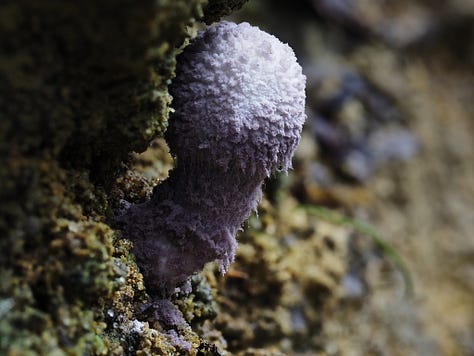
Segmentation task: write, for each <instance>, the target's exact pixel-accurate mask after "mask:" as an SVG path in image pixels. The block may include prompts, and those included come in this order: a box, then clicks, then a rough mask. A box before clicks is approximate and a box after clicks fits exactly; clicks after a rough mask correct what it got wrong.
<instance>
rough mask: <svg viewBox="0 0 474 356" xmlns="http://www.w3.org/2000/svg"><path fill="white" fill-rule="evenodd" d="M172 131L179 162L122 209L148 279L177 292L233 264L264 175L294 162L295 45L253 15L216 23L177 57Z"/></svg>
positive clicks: (299, 84)
mask: <svg viewBox="0 0 474 356" xmlns="http://www.w3.org/2000/svg"><path fill="white" fill-rule="evenodd" d="M176 73H177V75H176V78H175V79H174V80H173V83H172V85H171V87H170V92H171V94H172V96H173V107H174V109H175V111H174V113H172V115H171V117H170V120H169V128H168V131H167V133H166V139H167V141H168V143H169V147H170V151H171V153H172V155H173V156H174V157H176V159H177V164H176V167H175V168H174V169H173V170H172V171H171V172H170V176H169V178H168V179H166V180H165V181H164V182H163V183H162V184H160V185H158V186H157V187H156V188H155V191H154V193H153V197H152V199H151V200H150V201H148V202H146V203H143V204H138V205H132V206H131V207H130V208H128V210H127V211H126V212H125V213H124V214H123V215H122V216H121V217H120V221H121V222H122V223H123V232H124V235H125V236H126V237H128V238H130V239H131V240H133V243H134V253H135V256H136V259H137V263H138V265H139V267H140V270H141V272H142V273H143V275H144V278H145V282H146V284H147V287H148V289H149V290H150V291H152V292H157V293H161V294H163V293H169V292H172V291H173V290H174V288H175V287H176V286H179V285H180V284H182V283H183V282H185V281H186V279H187V278H188V277H189V276H190V275H191V274H193V273H194V272H196V271H199V270H200V269H202V267H203V266H204V265H205V264H206V263H207V262H210V261H214V260H218V261H219V265H220V268H221V271H222V272H224V271H225V270H226V269H227V268H228V267H229V264H230V263H231V262H232V260H233V258H234V252H235V248H236V245H237V242H236V239H235V235H236V233H237V231H238V229H239V228H240V227H241V225H242V223H243V221H244V220H245V219H246V218H247V217H248V216H249V215H250V213H251V211H252V210H254V209H256V207H257V203H258V201H259V199H260V197H261V194H262V193H261V192H262V183H263V180H264V179H265V178H266V177H267V176H269V175H270V174H271V173H272V172H275V171H277V170H283V171H287V169H288V168H289V167H290V166H291V157H292V154H293V151H294V149H295V148H296V145H297V144H298V142H299V138H300V133H301V129H302V126H303V123H304V120H305V113H304V105H305V80H306V79H305V76H304V75H303V74H302V71H301V67H300V65H299V64H298V63H297V61H296V58H295V55H294V53H293V51H292V49H291V48H290V47H289V46H288V45H286V44H283V43H282V42H280V41H279V40H278V39H277V38H276V37H274V36H272V35H270V34H267V33H265V32H263V31H261V30H259V29H258V28H257V27H253V26H250V25H249V24H248V23H242V24H239V25H237V24H234V23H229V22H222V23H220V24H218V25H216V26H212V27H209V28H207V29H206V30H205V31H202V32H201V33H199V34H198V36H197V37H196V38H195V39H194V40H193V41H192V42H191V44H190V45H189V46H187V47H186V48H185V49H184V51H183V53H182V54H181V55H180V56H179V57H178V64H177V68H176Z"/></svg>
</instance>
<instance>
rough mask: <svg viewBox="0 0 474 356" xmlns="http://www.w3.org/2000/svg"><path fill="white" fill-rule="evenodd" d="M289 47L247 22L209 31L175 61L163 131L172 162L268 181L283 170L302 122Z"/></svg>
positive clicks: (301, 96)
mask: <svg viewBox="0 0 474 356" xmlns="http://www.w3.org/2000/svg"><path fill="white" fill-rule="evenodd" d="M305 84H306V77H305V76H304V75H303V74H302V69H301V66H300V65H299V64H298V63H297V61H296V57H295V54H294V52H293V50H292V49H291V48H290V47H289V46H288V45H287V44H284V43H282V42H281V41H280V40H278V39H277V38H276V37H275V36H272V35H270V34H268V33H266V32H263V31H261V30H260V29H258V28H257V27H254V26H251V25H249V24H248V23H241V24H238V25H237V24H234V23H231V22H221V23H219V24H217V25H215V26H211V27H208V28H207V29H206V30H204V31H202V32H200V33H199V34H198V36H197V37H196V38H195V39H194V40H193V41H192V42H191V44H190V45H189V46H187V47H186V48H185V49H184V51H183V53H181V54H180V55H179V57H178V64H177V68H176V78H175V79H174V80H173V82H172V85H171V87H170V92H171V95H172V96H173V107H174V109H175V111H174V113H172V114H171V116H170V120H169V128H168V131H167V134H166V137H167V141H168V143H169V145H170V149H171V153H172V154H173V155H175V156H177V157H178V158H179V162H178V164H181V162H183V163H184V162H187V163H186V164H189V165H195V166H198V167H199V166H201V165H202V164H203V162H206V164H209V162H211V164H212V165H216V166H217V167H219V168H220V169H223V170H240V171H244V172H246V173H247V174H252V175H257V176H259V177H261V176H268V175H269V174H271V173H272V172H273V171H275V170H285V171H286V170H287V169H288V168H289V167H290V166H291V157H292V155H293V151H294V149H295V148H296V145H297V144H298V142H299V139H300V134H301V129H302V126H303V123H304V121H305V118H306V115H305V112H304V107H305Z"/></svg>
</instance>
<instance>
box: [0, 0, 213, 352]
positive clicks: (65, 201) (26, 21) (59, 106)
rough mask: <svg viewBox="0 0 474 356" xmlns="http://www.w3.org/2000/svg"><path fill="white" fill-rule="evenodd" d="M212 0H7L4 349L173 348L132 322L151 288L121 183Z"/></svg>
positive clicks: (0, 242)
mask: <svg viewBox="0 0 474 356" xmlns="http://www.w3.org/2000/svg"><path fill="white" fill-rule="evenodd" d="M204 3H205V1H204V0H192V1H177V0H165V1H159V2H157V1H153V0H145V1H142V2H140V3H137V2H135V1H130V0H119V1H108V0H106V1H100V2H97V1H80V2H77V1H61V2H58V1H53V0H45V1H40V2H38V1H34V0H25V1H21V2H17V1H13V0H6V1H1V2H0V118H1V119H0V249H1V251H2V253H1V254H0V319H1V321H0V353H1V354H12V355H13V354H22V355H29V354H48V355H53V354H54V355H62V354H102V355H103V354H120V355H123V354H124V353H125V354H126V353H127V352H132V351H131V350H133V352H135V351H136V352H137V353H139V352H138V351H139V349H140V348H141V349H142V350H144V351H143V352H144V353H145V354H146V353H147V352H148V354H149V352H155V353H160V352H161V353H167V352H168V353H170V352H173V351H170V350H174V348H172V345H171V344H170V343H169V340H168V339H166V337H165V336H164V335H163V334H162V333H160V331H159V330H156V329H152V330H151V331H150V329H149V328H147V327H143V328H139V327H138V326H137V325H138V324H137V323H135V322H134V321H136V315H135V305H136V304H139V303H142V302H143V301H144V300H146V293H145V291H144V288H143V284H142V283H141V282H140V281H141V276H140V274H139V272H138V270H137V268H136V265H135V263H134V262H133V258H132V256H131V253H130V251H129V250H130V249H129V248H122V247H121V246H122V245H123V244H122V243H121V242H120V241H117V240H116V236H115V232H114V231H113V230H112V229H111V228H110V226H108V225H107V213H108V209H109V206H108V202H109V201H114V200H116V199H117V197H116V196H115V195H120V194H119V193H117V192H116V190H112V192H110V190H109V188H110V187H111V185H112V184H114V182H115V178H116V176H117V175H118V173H119V172H120V170H121V169H122V161H126V160H127V157H128V155H129V152H130V151H133V150H135V151H142V150H144V149H145V148H146V147H147V145H148V144H149V142H150V140H151V139H152V138H153V137H155V136H157V135H160V134H161V133H162V132H163V130H164V128H165V126H166V121H167V114H168V110H169V108H168V104H169V102H170V95H169V94H168V89H167V86H168V84H169V82H170V80H171V78H172V77H173V75H174V68H175V55H176V53H177V47H179V46H181V45H182V44H183V43H184V42H185V40H186V38H188V37H189V34H188V31H187V30H186V25H190V24H192V23H193V21H194V19H197V18H201V17H202V16H203V11H202V5H203V4H204ZM121 187H127V189H130V190H133V189H134V187H132V186H131V184H130V182H123V185H122V186H121ZM104 188H105V189H104ZM124 189H125V188H124ZM143 190H145V188H143ZM142 194H145V193H142V192H141V191H140V188H139V187H137V188H136V189H135V191H134V192H133V193H131V194H129V195H131V196H138V197H140V196H142ZM119 305H120V306H121V307H120V308H119ZM106 306H107V312H109V311H110V310H112V311H110V313H106V312H105V309H104V308H105V307H106ZM114 310H115V311H117V310H120V312H121V313H120V315H121V316H120V318H118V317H117V313H116V312H115V311H114ZM109 314H112V315H115V316H114V317H111V316H110V315H109ZM112 319H113V320H112ZM126 326H130V327H126ZM127 330H128V331H129V332H127V333H126V332H125V331H127ZM140 330H141V331H140ZM140 332H141V333H140ZM137 333H138V335H139V336H137ZM186 335H187V336H185V338H186V340H185V342H189V341H190V340H194V343H196V342H197V343H198V342H199V341H198V337H197V335H196V334H195V333H193V332H191V331H189V332H188V333H187V334H186ZM196 340H197V341H196ZM183 344H184V343H183ZM150 350H151V351H150ZM157 350H159V351H157Z"/></svg>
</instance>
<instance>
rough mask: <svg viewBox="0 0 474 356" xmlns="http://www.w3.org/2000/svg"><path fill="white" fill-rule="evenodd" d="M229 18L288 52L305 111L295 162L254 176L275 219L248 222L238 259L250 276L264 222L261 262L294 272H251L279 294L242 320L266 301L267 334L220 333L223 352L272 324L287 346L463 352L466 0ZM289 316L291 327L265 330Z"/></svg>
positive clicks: (467, 281) (470, 290)
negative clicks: (274, 239) (281, 172)
mask: <svg viewBox="0 0 474 356" xmlns="http://www.w3.org/2000/svg"><path fill="white" fill-rule="evenodd" d="M231 20H233V21H237V22H240V21H248V22H250V23H251V24H254V25H257V26H259V27H260V28H261V29H263V30H265V31H267V32H269V33H271V34H274V35H275V36H276V37H278V38H280V39H281V40H282V41H283V42H287V43H289V44H290V46H291V47H292V48H293V49H294V50H295V53H296V55H297V57H298V59H299V62H300V64H301V65H302V66H303V72H304V73H305V74H306V76H307V114H308V118H307V121H306V124H305V128H304V133H303V138H302V141H301V144H300V146H299V148H298V152H297V153H296V157H295V160H294V171H293V172H291V173H290V175H289V176H288V177H279V178H275V179H274V180H272V181H271V182H268V183H267V185H266V192H267V195H266V196H267V199H269V200H271V199H276V200H278V199H280V200H278V201H279V208H278V209H281V210H283V211H280V212H279V213H278V214H274V215H275V216H278V218H277V219H278V220H279V221H277V222H271V221H270V222H268V223H266V222H265V212H264V217H263V222H260V223H255V224H254V225H252V223H251V224H250V226H249V228H248V229H247V232H246V233H244V236H243V237H241V241H242V240H243V241H242V244H241V245H240V248H239V251H240V252H239V257H238V262H242V263H243V266H240V265H239V264H237V265H236V266H235V269H239V268H242V269H243V270H245V271H247V273H248V274H249V275H252V274H254V273H255V266H254V268H253V269H252V268H249V267H248V264H251V263H253V264H255V263H257V264H259V263H258V262H255V257H254V255H259V254H260V253H261V252H260V251H259V249H258V248H257V251H255V247H253V248H252V247H248V246H247V245H246V241H247V240H246V238H247V237H248V236H253V237H251V238H249V240H252V244H255V236H254V235H255V231H254V230H256V231H260V232H262V231H264V232H265V231H266V233H268V234H273V232H271V231H270V232H269V230H271V229H274V230H275V231H278V232H277V233H276V235H277V236H280V239H279V245H278V246H279V247H275V246H273V247H272V248H273V251H275V249H277V250H278V249H283V250H284V251H283V252H281V251H280V252H281V256H278V257H275V256H274V255H272V252H268V251H271V248H268V251H267V252H265V253H264V254H267V255H266V256H265V257H262V259H263V260H265V261H268V260H272V259H273V260H272V261H274V260H278V261H286V262H275V263H282V264H287V265H290V266H286V271H287V272H288V273H289V274H290V276H291V277H285V276H280V279H278V278H277V277H275V278H273V279H272V277H265V278H263V280H265V279H266V280H269V281H268V282H269V283H270V285H271V286H270V288H274V290H275V288H276V290H277V291H278V293H280V294H281V295H280V297H281V298H280V299H278V302H276V301H271V302H268V301H267V302H266V303H264V305H265V307H262V310H261V312H256V311H255V310H251V311H248V315H245V316H243V317H242V319H245V320H249V319H252V317H253V318H254V320H255V322H256V323H257V324H258V325H260V324H262V323H263V322H262V321H261V320H262V319H264V318H265V315H266V314H265V310H266V309H265V308H266V307H268V309H269V310H266V312H267V314H268V315H269V316H267V319H269V320H268V321H267V324H268V325H266V326H265V325H261V326H260V327H261V329H263V330H264V331H262V335H264V336H263V337H262V336H261V337H258V336H254V337H253V338H252V337H250V336H249V337H248V338H249V339H245V336H242V335H245V331H244V330H245V328H244V327H243V329H242V330H240V334H239V333H235V335H240V336H238V337H237V336H233V335H234V334H232V330H227V331H226V329H225V328H224V335H227V341H228V342H230V345H231V347H232V345H233V344H232V342H233V340H234V339H235V340H234V342H235V345H234V346H235V347H236V350H238V349H239V346H238V345H242V343H243V344H245V343H246V342H249V343H250V344H252V343H253V345H254V346H255V347H261V346H262V345H265V347H268V345H269V344H272V342H270V341H269V340H272V335H271V332H270V331H272V332H274V333H276V334H277V336H275V335H274V338H273V345H278V346H277V347H276V349H278V350H279V351H280V352H282V353H283V354H291V353H294V352H297V351H298V350H299V353H301V354H314V352H316V351H318V350H319V352H321V354H329V355H474V164H473V162H474V100H473V99H474V2H473V1H469V0H452V1H450V0H446V1H432V0H430V1H427V0H426V1H423V0H418V1H414V0H411V1H386V0H376V1H366V0H332V1H331V0H306V1H304V0H300V1H282V0H280V1H278V0H277V1H265V0H258V1H257V0H250V1H249V2H248V3H246V4H245V5H244V7H243V9H242V10H240V11H238V12H236V13H234V15H232V16H231ZM275 186H279V187H284V188H286V189H284V190H285V191H287V192H289V193H288V195H289V196H291V197H289V196H287V195H286V193H285V194H280V197H275V196H274V195H272V194H274V193H273V192H274V191H273V189H274V187H275ZM282 195H284V197H282ZM272 197H273V198H272ZM269 204H270V203H269ZM263 205H265V201H264V204H263ZM314 207H316V208H314ZM318 207H319V208H318ZM320 207H325V208H328V209H330V210H328V211H326V210H325V209H321V208H320ZM261 210H264V211H265V209H264V208H262V209H261ZM335 213H337V214H340V215H338V216H334V214H335ZM270 215H271V214H270ZM341 215H342V216H343V217H344V218H343V217H341ZM326 223H327V224H326ZM262 224H263V225H265V224H267V226H262ZM272 224H273V225H272ZM367 224H369V225H371V226H370V227H369V226H366V225H367ZM282 225H283V226H282ZM361 225H362V226H361ZM314 235H317V237H314ZM257 236H258V234H257ZM295 236H296V237H295ZM312 239H313V240H312ZM257 240H258V238H257ZM265 243H267V242H265ZM265 243H263V242H262V244H265ZM388 245H390V246H388ZM257 246H259V243H257ZM281 246H284V247H281ZM247 248H248V249H249V250H250V251H247V250H246V249H247ZM261 249H263V250H265V249H266V247H263V248H261ZM298 249H299V250H300V251H299V252H295V251H296V250H298ZM311 249H312V251H313V253H314V254H316V255H317V256H313V255H311V252H308V250H311ZM301 250H303V251H304V252H302V251H301ZM265 251H266V250H265ZM273 254H278V253H275V252H274V253H273ZM309 255H311V256H309ZM250 261H254V262H250ZM265 261H263V262H260V265H259V267H258V269H257V270H259V268H261V266H262V265H264V264H265V263H267V264H269V262H265ZM292 264H293V265H292ZM291 265H292V266H291ZM268 269H270V270H272V268H271V267H268ZM269 273H271V271H268V270H266V271H265V275H266V274H269ZM274 273H279V272H275V271H274ZM404 277H405V280H404ZM285 278H289V279H291V280H292V281H293V282H287V280H286V279H285ZM275 280H278V281H279V283H280V284H278V283H277V282H275ZM410 280H411V281H410ZM295 281H296V282H295ZM411 282H412V284H413V285H412V287H413V290H411V286H410V283H411ZM227 283H230V284H239V283H242V281H239V282H235V281H233V280H232V278H231V279H228V282H227ZM271 283H274V284H273V285H272V284H271ZM275 284H276V285H277V286H276V287H275ZM294 284H297V285H298V287H294ZM272 286H273V287H272ZM248 288H249V290H250V291H251V292H250V293H251V294H252V293H254V295H258V296H261V297H262V295H263V294H265V293H264V292H262V291H260V294H259V292H258V290H257V289H258V288H257V287H256V286H254V289H255V290H253V289H252V287H248ZM407 290H408V293H407ZM267 293H268V290H267ZM234 297H235V296H234ZM230 298H232V297H230ZM262 298H264V297H262ZM272 306H273V308H274V310H273V311H274V314H271V312H270V309H271V308H272ZM228 309H229V313H230V314H231V315H233V317H237V314H238V312H235V310H237V309H238V308H236V309H235V310H233V309H232V308H231V307H229V308H228ZM282 309H285V311H284V312H282V311H281V310H282ZM233 312H234V313H233ZM240 313H241V312H240ZM278 313H280V316H279V317H278V316H275V315H278ZM255 314H258V316H256V315H255ZM285 317H286V318H287V319H288V320H290V321H289V322H288V323H289V324H290V325H291V327H290V328H291V330H292V332H291V336H288V335H289V334H285V331H284V329H285V328H284V325H285V324H284V323H283V322H280V324H279V325H280V334H278V332H277V331H275V329H278V327H271V326H269V325H272V323H275V324H278V323H279V322H278V321H275V320H278V318H280V319H282V318H283V319H284V318H285ZM218 318H219V317H218ZM282 325H283V326H282ZM265 328H266V329H265ZM229 329H231V327H229ZM281 329H283V331H281ZM226 332H227V334H226ZM278 335H279V336H278ZM285 335H286V336H288V338H289V339H291V342H289V341H288V340H287V341H286V344H285V341H284V340H285V339H284V336H285ZM265 340H266V341H265ZM282 340H283V341H282ZM295 340H299V341H295ZM298 343H299V344H298ZM285 345H286V346H285ZM289 345H291V346H289ZM285 347H288V349H287V350H286V351H285Z"/></svg>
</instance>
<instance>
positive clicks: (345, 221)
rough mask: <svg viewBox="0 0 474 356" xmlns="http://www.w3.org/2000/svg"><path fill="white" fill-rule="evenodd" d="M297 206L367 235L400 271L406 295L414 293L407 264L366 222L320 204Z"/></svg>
mask: <svg viewBox="0 0 474 356" xmlns="http://www.w3.org/2000/svg"><path fill="white" fill-rule="evenodd" d="M298 207H300V208H302V209H304V210H305V211H306V212H308V213H309V214H311V215H314V216H317V217H318V218H320V219H323V220H325V221H328V222H330V223H332V224H335V225H341V226H349V227H352V228H353V229H354V230H356V231H357V232H359V233H361V234H364V235H367V236H369V237H370V238H371V239H372V241H373V242H374V244H375V245H377V246H378V247H379V248H380V250H382V252H383V253H384V254H385V255H386V256H387V257H388V258H389V259H390V260H391V261H392V262H393V263H394V264H395V266H396V267H397V268H398V270H399V271H400V272H401V274H402V277H403V281H404V283H405V288H406V289H405V293H406V295H408V296H413V295H414V286H413V280H412V277H411V273H410V270H409V268H408V266H407V264H406V263H405V261H404V260H403V258H402V257H401V256H400V254H399V253H398V252H397V250H396V249H395V248H394V247H393V246H392V245H390V244H389V243H388V242H387V241H386V240H385V239H384V238H383V237H382V236H381V235H380V234H379V232H378V231H377V230H376V229H374V228H373V227H372V226H370V225H369V224H366V223H364V222H361V221H359V220H356V219H352V218H350V217H348V216H344V215H342V214H339V213H337V212H335V211H333V210H330V209H326V208H323V207H320V206H315V205H298Z"/></svg>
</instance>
